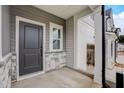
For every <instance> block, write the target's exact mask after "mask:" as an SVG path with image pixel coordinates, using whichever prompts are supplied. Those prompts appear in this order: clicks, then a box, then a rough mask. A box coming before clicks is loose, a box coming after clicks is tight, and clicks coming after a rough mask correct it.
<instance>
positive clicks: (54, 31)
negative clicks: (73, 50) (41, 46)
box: [50, 23, 63, 51]
mask: <svg viewBox="0 0 124 93" xmlns="http://www.w3.org/2000/svg"><path fill="white" fill-rule="evenodd" d="M50 50H51V51H62V50H63V27H62V26H61V25H57V24H54V23H50Z"/></svg>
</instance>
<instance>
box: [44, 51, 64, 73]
mask: <svg viewBox="0 0 124 93" xmlns="http://www.w3.org/2000/svg"><path fill="white" fill-rule="evenodd" d="M45 58H46V59H45V63H46V64H45V66H46V67H45V70H46V71H50V70H55V69H59V68H62V67H63V66H65V64H66V53H65V52H53V53H51V52H47V53H46V55H45Z"/></svg>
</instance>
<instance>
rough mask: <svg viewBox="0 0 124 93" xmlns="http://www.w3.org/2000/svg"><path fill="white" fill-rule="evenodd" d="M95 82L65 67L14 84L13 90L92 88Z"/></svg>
mask: <svg viewBox="0 0 124 93" xmlns="http://www.w3.org/2000/svg"><path fill="white" fill-rule="evenodd" d="M92 85H93V80H92V79H91V78H89V77H87V76H85V75H83V74H81V73H79V72H76V71H74V70H72V69H69V68H67V67H64V68H62V69H59V70H56V71H51V72H48V73H45V74H43V75H39V76H36V77H32V78H29V79H25V80H22V81H19V82H14V83H12V88H90V87H92Z"/></svg>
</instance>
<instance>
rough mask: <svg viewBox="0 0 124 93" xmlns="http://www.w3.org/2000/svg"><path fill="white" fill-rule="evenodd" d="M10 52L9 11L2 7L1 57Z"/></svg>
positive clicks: (6, 7) (7, 8)
mask: <svg viewBox="0 0 124 93" xmlns="http://www.w3.org/2000/svg"><path fill="white" fill-rule="evenodd" d="M9 52H10V11H9V6H2V56H5V55H6V54H8V53H9Z"/></svg>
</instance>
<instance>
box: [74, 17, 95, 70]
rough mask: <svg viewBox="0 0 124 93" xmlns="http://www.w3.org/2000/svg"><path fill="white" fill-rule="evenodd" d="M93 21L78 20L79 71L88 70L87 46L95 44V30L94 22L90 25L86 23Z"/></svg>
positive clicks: (86, 18)
mask: <svg viewBox="0 0 124 93" xmlns="http://www.w3.org/2000/svg"><path fill="white" fill-rule="evenodd" d="M89 20H90V21H91V20H92V19H89V18H88V17H84V19H83V18H81V19H79V20H78V45H77V46H78V54H77V57H78V58H77V67H76V68H77V69H80V70H85V71H86V70H87V45H88V44H92V45H94V44H95V38H94V36H95V30H94V27H92V25H94V24H92V21H93V20H92V21H91V22H89V24H88V23H87V22H86V21H89Z"/></svg>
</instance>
